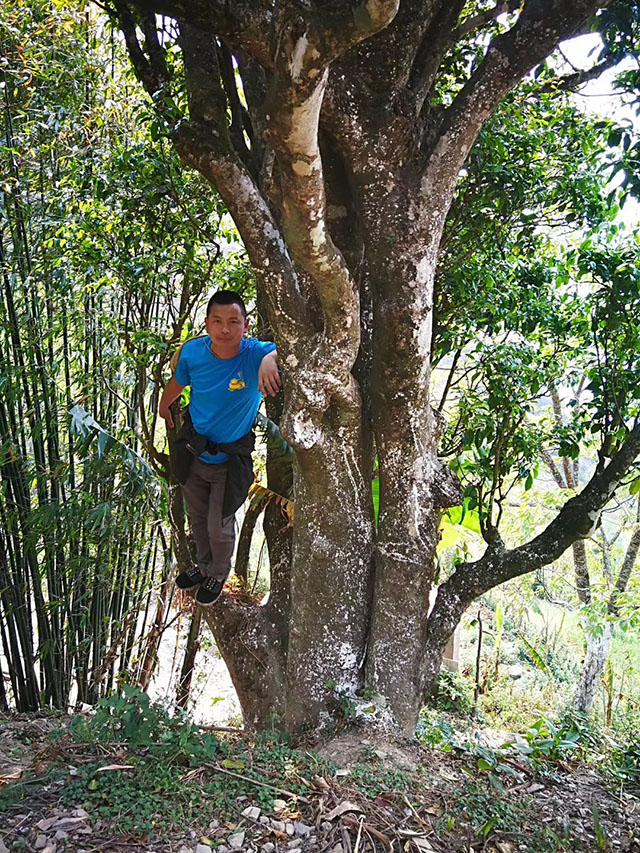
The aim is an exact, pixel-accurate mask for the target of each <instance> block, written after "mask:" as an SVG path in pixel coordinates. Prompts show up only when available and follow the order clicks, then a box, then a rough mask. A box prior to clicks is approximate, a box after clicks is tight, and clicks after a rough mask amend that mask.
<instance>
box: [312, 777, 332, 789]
mask: <svg viewBox="0 0 640 853" xmlns="http://www.w3.org/2000/svg"><path fill="white" fill-rule="evenodd" d="M313 784H314V785H315V787H316V788H317V789H318V790H319V791H328V790H329V789H330V787H331V786H330V785H329V783H328V782H327V780H326V779H325V778H324V777H323V776H314V777H313Z"/></svg>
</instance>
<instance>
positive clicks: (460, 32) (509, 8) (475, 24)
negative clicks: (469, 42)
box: [453, 0, 522, 41]
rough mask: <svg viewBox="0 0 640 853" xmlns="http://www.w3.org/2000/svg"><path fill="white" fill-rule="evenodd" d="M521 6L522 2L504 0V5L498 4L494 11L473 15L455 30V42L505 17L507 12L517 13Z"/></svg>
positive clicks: (518, 0) (486, 10)
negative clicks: (502, 16)
mask: <svg viewBox="0 0 640 853" xmlns="http://www.w3.org/2000/svg"><path fill="white" fill-rule="evenodd" d="M521 5H522V0H503V2H502V3H498V4H497V5H496V6H494V7H493V8H492V9H485V10H484V12H480V14H478V15H473V16H472V17H470V18H467V19H466V20H464V21H463V22H462V23H461V24H460V26H459V27H458V29H457V30H455V32H454V34H453V41H458V39H461V38H464V37H465V36H468V35H469V34H470V33H474V32H475V31H476V30H479V29H481V28H482V27H484V26H485V25H486V24H490V23H491V22H492V21H495V20H496V18H499V17H500V15H504V14H505V13H507V12H515V11H516V10H517V9H519V8H520V6H521Z"/></svg>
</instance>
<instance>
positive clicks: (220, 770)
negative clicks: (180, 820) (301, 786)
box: [203, 762, 311, 803]
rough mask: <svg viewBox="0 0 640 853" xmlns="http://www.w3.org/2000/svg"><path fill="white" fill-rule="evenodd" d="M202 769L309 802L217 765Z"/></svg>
mask: <svg viewBox="0 0 640 853" xmlns="http://www.w3.org/2000/svg"><path fill="white" fill-rule="evenodd" d="M203 766H204V767H210V768H211V769H212V770H215V771H216V772H217V773H223V774H224V775H225V776H233V778H234V779H242V781H243V782H249V783H250V784H251V785H260V787H262V788H271V790H272V791H277V792H278V793H279V794H285V795H286V796H287V797H295V798H296V799H298V800H300V802H301V803H310V802H311V800H309V799H307V797H303V796H302V794H295V793H294V792H293V791H288V790H287V789H286V788H279V787H278V786H277V785H272V784H271V782H259V781H258V780H257V779H252V778H251V776H243V775H242V773H234V772H233V771H232V770H225V769H224V767H219V766H218V765H217V764H211V763H209V762H207V763H206V764H204V765H203Z"/></svg>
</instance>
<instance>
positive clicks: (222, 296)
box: [207, 290, 247, 317]
mask: <svg viewBox="0 0 640 853" xmlns="http://www.w3.org/2000/svg"><path fill="white" fill-rule="evenodd" d="M214 305H239V306H240V310H241V311H242V316H243V317H246V316H247V306H246V305H245V304H244V300H243V299H242V296H240V294H239V293H236V292H235V290H218V291H217V292H216V293H214V294H213V296H212V297H211V299H210V300H209V303H208V305H207V317H208V316H209V312H210V311H211V309H212V308H213V306H214Z"/></svg>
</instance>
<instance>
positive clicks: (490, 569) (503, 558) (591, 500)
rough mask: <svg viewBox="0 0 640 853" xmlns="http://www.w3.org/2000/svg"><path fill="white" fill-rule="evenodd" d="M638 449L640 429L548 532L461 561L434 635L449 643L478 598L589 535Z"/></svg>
mask: <svg viewBox="0 0 640 853" xmlns="http://www.w3.org/2000/svg"><path fill="white" fill-rule="evenodd" d="M638 453H640V427H636V428H635V429H634V430H633V431H632V432H631V433H630V434H629V437H628V438H627V441H626V442H625V443H624V445H623V446H622V447H621V448H620V450H619V451H618V452H617V453H616V454H615V455H614V456H613V457H612V458H611V460H610V461H609V464H608V465H606V466H605V467H604V468H603V469H602V470H600V471H598V470H596V472H595V473H594V475H593V477H592V478H591V480H590V481H589V483H587V485H586V486H585V488H584V489H583V490H582V492H580V494H579V495H576V496H575V497H573V498H571V499H570V500H568V501H567V503H566V504H565V505H564V506H563V508H562V509H561V510H560V512H559V513H558V515H557V516H556V518H555V519H554V520H553V521H552V522H551V523H550V524H549V525H548V526H547V527H546V528H545V529H544V530H543V531H542V533H540V534H539V535H538V536H536V537H535V538H534V539H532V540H531V541H530V542H527V543H526V544H525V545H521V546H519V547H517V548H513V549H511V550H505V549H503V548H488V549H487V550H486V552H485V553H484V555H483V556H482V557H481V558H480V559H479V560H476V561H475V562H473V563H463V564H462V565H460V566H459V567H458V568H457V569H456V571H455V572H454V573H453V574H452V575H451V577H450V578H449V579H448V580H446V581H445V582H444V583H443V584H442V586H441V587H440V588H439V590H438V597H437V599H436V603H435V605H434V608H433V610H432V612H431V615H430V617H429V634H430V636H431V637H433V638H434V640H435V641H436V642H441V643H442V645H443V647H444V643H445V642H446V640H447V638H448V637H449V636H450V635H451V633H452V631H453V629H454V628H455V626H456V625H457V623H458V621H459V619H460V617H461V616H462V614H463V613H464V611H465V610H466V608H467V607H468V606H469V604H471V602H472V601H473V600H474V599H475V598H477V597H478V596H479V595H482V594H483V593H485V592H487V590H489V589H492V588H493V587H494V586H498V585H499V584H501V583H504V582H505V581H508V580H511V579H512V578H516V577H519V576H520V575H524V574H527V573H528V572H531V571H534V570H535V569H538V568H541V567H542V566H546V565H548V564H549V563H552V562H553V561H554V560H557V559H558V558H559V557H560V556H561V554H563V553H564V551H565V550H566V549H567V548H568V547H569V546H570V545H571V544H572V543H573V542H575V541H576V540H577V539H580V538H584V537H586V536H588V535H589V534H590V532H591V530H593V528H594V527H595V525H596V524H597V523H598V520H599V518H600V513H601V512H602V510H603V508H604V507H605V506H606V504H607V503H608V501H609V500H610V498H611V496H612V495H613V493H614V491H615V489H616V487H617V486H618V484H619V483H620V480H621V478H622V477H623V476H624V474H625V472H626V471H627V470H628V469H629V467H630V466H631V465H632V464H633V462H634V460H635V459H636V457H637V456H638Z"/></svg>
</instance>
